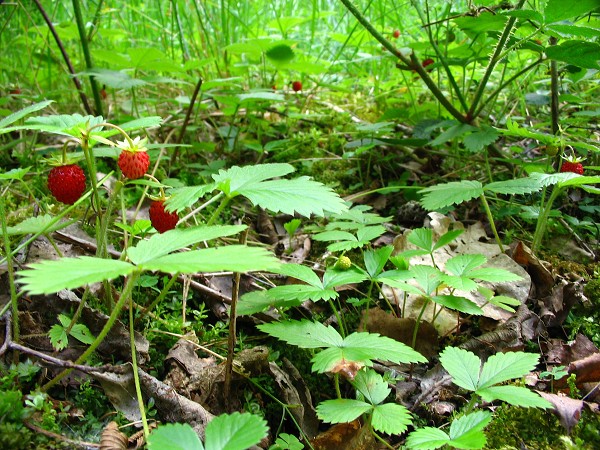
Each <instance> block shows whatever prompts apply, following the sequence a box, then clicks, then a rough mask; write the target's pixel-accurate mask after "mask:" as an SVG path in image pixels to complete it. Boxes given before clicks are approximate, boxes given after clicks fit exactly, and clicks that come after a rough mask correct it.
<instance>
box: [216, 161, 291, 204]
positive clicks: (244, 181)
mask: <svg viewBox="0 0 600 450" xmlns="http://www.w3.org/2000/svg"><path fill="white" fill-rule="evenodd" d="M294 170H295V169H294V167H293V166H292V165H290V164H257V165H254V166H245V167H239V166H233V167H230V168H229V169H221V170H219V173H217V174H214V175H213V176H212V177H213V179H214V180H215V182H216V183H217V187H218V188H219V189H220V190H222V191H223V192H224V193H225V195H227V196H228V197H234V196H236V195H240V194H241V193H242V192H243V191H244V190H245V189H246V188H252V187H255V186H256V185H257V184H258V183H260V182H261V181H264V180H268V179H269V178H275V177H283V176H285V175H287V174H289V173H291V172H293V171H294Z"/></svg>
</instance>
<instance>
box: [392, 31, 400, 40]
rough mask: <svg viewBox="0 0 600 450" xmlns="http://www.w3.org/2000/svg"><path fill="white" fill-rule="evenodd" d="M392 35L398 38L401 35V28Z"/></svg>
mask: <svg viewBox="0 0 600 450" xmlns="http://www.w3.org/2000/svg"><path fill="white" fill-rule="evenodd" d="M392 36H394V39H398V38H399V37H400V30H394V32H393V33H392Z"/></svg>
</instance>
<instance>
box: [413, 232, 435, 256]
mask: <svg viewBox="0 0 600 450" xmlns="http://www.w3.org/2000/svg"><path fill="white" fill-rule="evenodd" d="M407 241H408V242H410V243H411V244H413V245H416V246H417V247H419V248H420V249H422V250H424V251H426V252H427V253H430V252H432V251H433V231H432V230H431V228H415V229H414V230H412V231H411V232H410V234H409V235H408V238H407Z"/></svg>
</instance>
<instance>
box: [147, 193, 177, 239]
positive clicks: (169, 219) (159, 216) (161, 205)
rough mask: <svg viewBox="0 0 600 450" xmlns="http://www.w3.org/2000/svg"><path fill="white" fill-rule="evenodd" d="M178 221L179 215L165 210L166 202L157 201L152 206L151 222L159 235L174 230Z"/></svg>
mask: <svg viewBox="0 0 600 450" xmlns="http://www.w3.org/2000/svg"><path fill="white" fill-rule="evenodd" d="M178 221H179V216H178V215H177V213H175V212H168V211H166V210H165V201H164V200H155V201H153V202H152V204H151V205H150V222H152V226H153V227H154V228H156V231H158V232H159V233H164V232H165V231H169V230H172V229H173V228H175V226H176V225H177V222H178Z"/></svg>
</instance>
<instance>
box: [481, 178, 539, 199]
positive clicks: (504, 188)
mask: <svg viewBox="0 0 600 450" xmlns="http://www.w3.org/2000/svg"><path fill="white" fill-rule="evenodd" d="M483 189H484V190H485V191H490V192H495V193H496V194H508V195H515V194H521V195H522V194H531V193H532V192H537V191H539V190H541V189H542V185H541V184H540V182H539V180H537V179H535V178H531V177H527V178H516V179H511V180H505V181H495V182H493V183H490V184H486V185H485V186H484V187H483Z"/></svg>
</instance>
